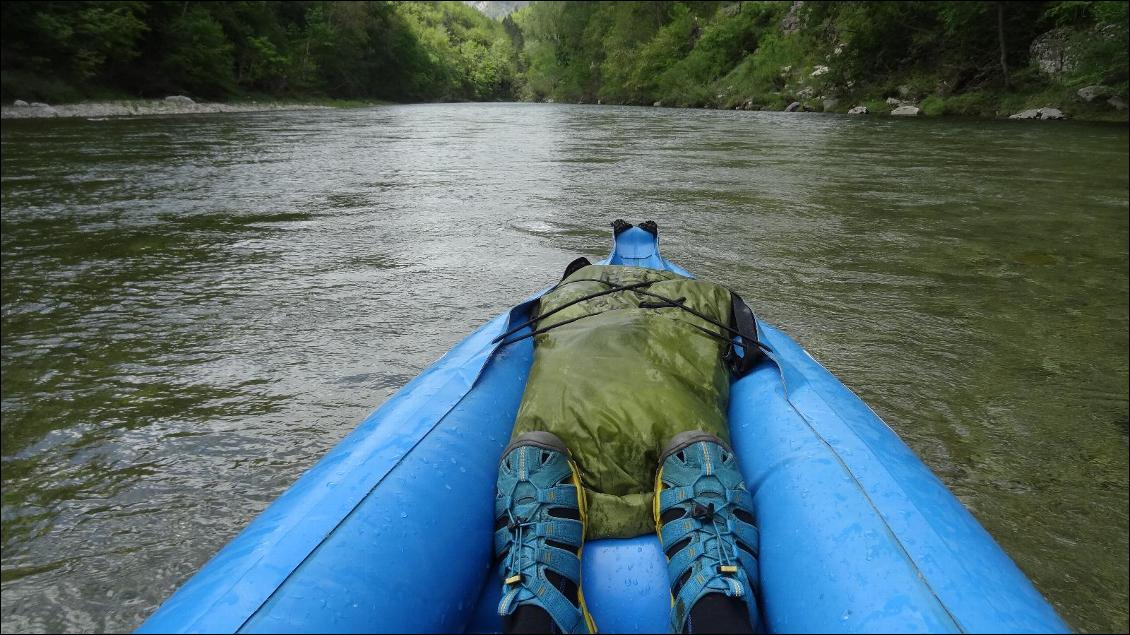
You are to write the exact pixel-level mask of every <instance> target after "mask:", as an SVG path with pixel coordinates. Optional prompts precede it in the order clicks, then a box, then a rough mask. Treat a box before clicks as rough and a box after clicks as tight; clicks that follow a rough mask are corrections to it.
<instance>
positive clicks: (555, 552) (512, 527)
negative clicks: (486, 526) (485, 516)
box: [494, 432, 596, 633]
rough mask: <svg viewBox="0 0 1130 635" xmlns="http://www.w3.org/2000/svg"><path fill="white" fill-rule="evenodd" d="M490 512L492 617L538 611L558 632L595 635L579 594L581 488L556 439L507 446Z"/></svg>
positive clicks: (540, 437) (528, 436) (538, 435)
mask: <svg viewBox="0 0 1130 635" xmlns="http://www.w3.org/2000/svg"><path fill="white" fill-rule="evenodd" d="M494 512H495V528H496V529H495V533H494V552H495V558H496V559H498V560H499V575H500V577H501V578H502V580H503V587H502V601H501V602H499V604H498V614H499V615H501V616H504V617H505V616H507V615H511V614H513V613H514V611H515V610H517V609H518V607H520V606H536V607H538V608H541V609H542V610H544V611H545V612H546V613H548V614H549V616H550V618H552V619H553V621H554V623H555V624H556V625H557V626H558V628H560V629H561V632H563V633H595V632H596V627H595V626H594V624H593V621H592V617H591V616H590V615H589V612H588V608H587V607H586V606H585V598H584V594H583V593H582V592H581V550H582V547H583V546H584V537H585V527H586V526H587V522H586V521H587V516H586V513H587V510H586V507H585V498H584V489H582V488H581V483H580V473H579V472H578V470H577V466H576V465H575V464H574V463H573V461H572V460H571V459H570V457H569V450H568V449H567V448H566V447H565V444H564V443H563V442H562V441H561V439H559V438H557V437H556V436H554V435H553V434H550V433H548V432H527V433H525V434H522V435H520V436H519V437H518V438H517V439H515V440H514V441H513V442H511V443H510V445H509V446H507V448H506V450H505V451H504V452H503V454H502V461H501V462H500V464H499V467H498V488H497V494H496V498H495V503H494ZM570 585H571V587H570ZM566 588H567V589H569V591H571V590H572V589H576V594H577V602H576V603H574V602H573V601H572V600H571V599H570V598H569V597H568V596H567V595H566V593H565V592H563V589H566Z"/></svg>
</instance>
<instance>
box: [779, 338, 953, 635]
mask: <svg viewBox="0 0 1130 635" xmlns="http://www.w3.org/2000/svg"><path fill="white" fill-rule="evenodd" d="M767 357H769V359H771V360H773V364H774V365H776V366H777V374H778V375H779V376H780V377H781V387H782V388H783V389H784V391H785V401H786V402H787V403H788V404H789V407H790V408H792V409H793V412H795V413H797V416H799V417H800V418H801V420H802V421H804V424H805V425H806V426H808V429H809V430H811V431H812V434H814V435H816V438H817V439H819V440H820V443H823V444H824V446H825V447H827V448H828V450H829V451H830V452H831V453H832V456H834V457H835V458H836V462H837V463H839V464H840V467H842V468H843V469H844V472H846V473H847V475H848V476H850V477H851V482H852V483H853V484H854V485H855V486H856V489H858V490H859V493H860V494H863V498H864V499H866V500H867V504H868V505H869V506H870V507H871V509H872V510H873V511H874V512H875V515H876V516H878V517H879V520H880V521H881V522H882V523H883V529H885V530H886V532H887V535H888V536H890V537H891V540H892V541H893V542H894V543H895V545H897V546H898V549H899V551H901V552H902V555H903V557H904V558H906V561H907V562H908V563H910V566H911V567H912V568H913V569H914V572H915V573H916V574H917V575H918V578H919V579H920V580H922V584H924V585H925V586H926V589H927V590H928V591H929V592H930V595H931V596H932V597H933V598H934V600H935V601H937V603H938V606H940V607H942V610H943V611H945V614H946V617H948V618H949V619H950V621H951V622H953V625H954V628H956V629H957V631H958V632H959V633H967V632H968V631H967V630H966V629H965V627H964V626H962V625H961V621H960V620H958V619H957V616H955V615H954V614H953V613H952V612H950V609H949V607H948V606H946V603H945V602H943V601H942V598H941V597H939V596H938V592H937V591H935V590H934V586H933V585H932V584H930V579H929V578H927V577H926V574H925V573H924V572H923V571H922V569H921V568H920V567H919V566H918V563H917V562H915V561H914V557H913V556H911V555H910V551H909V550H907V548H906V546H905V545H903V544H902V540H899V537H898V534H896V533H895V530H894V529H892V528H891V525H890V524H889V523H888V522H887V517H886V516H885V515H884V514H883V512H881V511H879V507H878V506H877V505H876V504H875V501H874V500H872V498H871V495H870V494H868V493H867V488H865V487H863V483H861V482H860V481H859V478H858V477H857V476H856V475H855V472H852V471H851V468H850V467H848V465H847V463H846V462H844V459H843V457H841V456H840V453H839V452H837V451H836V448H835V447H834V446H833V445H832V444H831V443H829V442H828V440H827V439H825V438H824V435H822V434H820V432H819V431H817V430H816V427H815V426H814V425H813V424H812V421H811V420H810V419H809V418H808V417H807V416H806V415H805V414H804V412H802V411H801V409H800V407H799V406H797V405H796V404H795V403H793V400H792V398H791V397H790V396H789V383H788V381H786V379H785V371H784V370H783V369H782V368H781V363H780V362H779V361H777V359H776V358H775V357H774V356H773V355H767ZM809 357H811V355H810V356H809ZM813 361H816V360H815V358H813ZM816 363H817V364H820V362H816ZM821 368H823V365H821ZM824 370H825V371H827V369H826V368H825V369H824ZM845 388H846V386H845ZM849 390H850V389H849ZM813 392H814V393H815V391H813ZM815 394H816V396H817V397H819V398H820V400H821V401H823V402H824V405H825V406H827V408H828V410H829V411H830V412H833V413H835V414H836V416H837V417H838V416H839V413H838V412H836V411H835V410H834V409H833V408H832V406H831V404H829V403H828V402H827V401H825V400H824V397H823V396H821V395H820V394H819V393H815ZM841 419H842V417H841ZM880 421H881V419H880ZM884 423H885V422H884ZM896 436H897V435H896Z"/></svg>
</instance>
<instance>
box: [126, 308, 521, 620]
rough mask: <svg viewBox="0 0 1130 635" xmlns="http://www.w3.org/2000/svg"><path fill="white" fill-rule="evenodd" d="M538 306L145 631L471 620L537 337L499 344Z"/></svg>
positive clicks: (261, 520) (263, 522)
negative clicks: (498, 485) (498, 484)
mask: <svg viewBox="0 0 1130 635" xmlns="http://www.w3.org/2000/svg"><path fill="white" fill-rule="evenodd" d="M539 295H540V294H539ZM529 306H530V302H529V301H527V302H525V303H523V304H521V305H519V306H517V307H515V308H514V309H513V310H511V311H509V312H507V313H505V314H503V315H500V316H498V317H497V318H495V319H494V320H492V321H490V322H488V323H487V324H486V325H484V326H483V327H481V328H480V329H479V330H477V331H475V332H474V333H472V334H471V335H469V336H468V337H467V338H465V339H464V340H463V341H462V342H460V343H459V344H457V345H456V346H455V347H454V348H452V349H451V350H450V351H449V352H448V353H447V354H446V355H444V356H443V357H442V358H441V359H440V360H438V361H437V362H436V363H435V364H433V365H432V366H431V367H429V368H428V369H427V370H425V371H424V372H423V373H421V374H420V375H419V376H418V377H416V378H415V379H414V380H412V381H411V382H409V383H408V384H407V385H406V386H405V387H404V388H402V389H401V390H400V391H398V392H397V393H396V394H395V395H393V396H392V397H391V398H390V399H389V400H388V401H387V402H385V404H384V405H382V406H381V407H380V408H379V409H378V410H377V411H376V412H374V413H373V414H372V415H370V416H369V417H368V418H367V419H365V420H364V421H363V422H362V423H361V424H360V425H359V426H358V427H357V429H356V430H354V431H353V432H352V433H351V434H350V435H349V436H347V437H346V438H345V439H344V440H342V441H341V443H339V444H338V445H337V446H336V447H334V448H333V449H332V450H330V452H329V453H328V454H327V455H326V456H325V457H324V458H323V459H322V460H321V461H319V462H318V463H317V464H316V465H315V466H314V467H313V468H311V469H310V470H309V471H308V472H306V473H305V474H304V475H303V476H302V477H301V478H299V479H298V481H297V482H295V484H294V485H293V486H291V487H290V488H289V489H288V490H287V491H286V492H285V493H283V495H282V496H280V497H279V498H278V499H277V500H276V501H275V502H274V503H272V504H271V505H270V506H269V507H268V508H267V509H266V510H265V511H263V513H262V514H260V515H259V516H258V517H257V518H256V519H255V520H254V521H252V523H251V524H250V525H249V526H248V527H247V528H246V529H244V531H243V532H242V533H240V534H239V535H238V536H236V537H235V538H234V539H233V540H232V541H231V542H230V543H228V545H227V546H225V547H224V548H223V549H222V550H221V551H220V552H219V553H217V554H216V556H215V557H213V558H212V559H211V560H210V561H209V562H208V563H207V564H206V565H204V567H202V568H201V569H200V571H199V572H198V573H197V574H196V575H195V576H193V577H192V578H191V579H189V581H188V582H186V583H185V584H184V585H183V586H182V587H181V588H180V589H179V590H178V591H177V592H176V593H175V594H174V595H173V596H172V597H171V598H169V599H168V600H167V601H166V602H165V603H164V604H163V605H162V606H161V607H160V608H159V609H158V610H157V612H156V613H154V614H153V615H152V616H151V617H150V618H149V619H148V620H146V621H145V623H144V624H142V625H141V627H140V628H139V629H138V632H139V633H193V632H209V633H235V632H249V633H250V632H278V633H282V632H372V631H373V630H374V629H376V630H378V631H386V632H418V631H434V632H452V631H459V630H462V629H463V628H464V626H465V625H466V623H467V621H468V619H469V616H470V614H471V612H472V610H473V609H474V608H475V606H474V605H475V602H474V598H475V597H476V595H477V593H478V590H479V589H480V588H481V587H482V586H483V582H484V580H485V579H486V575H487V568H488V566H489V562H490V560H491V557H492V556H491V551H492V549H493V545H492V535H491V534H492V531H491V528H492V525H493V518H492V517H493V513H494V481H495V476H496V474H497V461H498V458H499V456H500V455H501V453H502V450H503V448H504V446H505V444H506V442H507V441H508V440H509V437H510V432H511V430H512V428H513V425H514V418H515V416H516V415H517V411H518V405H519V403H520V401H521V398H522V393H523V391H524V390H525V384H526V376H527V375H528V373H529V368H530V364H531V360H532V357H533V340H532V338H527V339H525V340H522V341H520V342H517V343H515V344H511V345H508V346H505V347H503V348H502V349H501V350H496V349H497V343H495V342H493V340H494V338H495V337H497V336H498V335H500V334H501V333H503V332H505V330H506V328H507V326H508V325H509V324H511V323H521V322H524V321H525V320H526V317H527V316H528V309H529Z"/></svg>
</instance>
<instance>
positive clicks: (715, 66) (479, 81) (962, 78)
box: [0, 0, 1128, 115]
mask: <svg viewBox="0 0 1130 635" xmlns="http://www.w3.org/2000/svg"><path fill="white" fill-rule="evenodd" d="M478 4H479V5H483V4H490V3H478ZM508 4H520V3H508ZM1127 6H1128V3H1127V2H1086V1H1075V0H1068V1H1058V2H966V1H957V2H813V1H808V2H534V3H531V4H530V5H529V6H527V7H524V8H521V9H520V10H518V11H516V12H513V13H510V14H508V15H506V16H505V17H503V18H502V19H500V20H496V19H491V18H488V17H487V16H485V15H483V14H481V13H480V12H478V11H476V10H475V9H473V8H471V7H469V6H467V5H466V4H465V3H459V2H306V1H302V2H251V1H237V2H187V1H184V2H141V1H117V2H116V1H94V2H11V1H9V2H5V3H3V5H2V9H0V10H2V16H0V17H2V29H3V38H2V80H3V81H2V90H3V99H4V100H5V101H11V100H12V99H16V98H23V99H41V100H47V101H74V100H78V99H86V98H110V97H158V96H162V95H167V94H186V95H190V96H193V97H198V98H204V99H215V100H220V99H237V98H241V97H248V96H269V97H273V98H284V99H304V98H315V97H325V98H338V99H362V100H392V101H450V100H508V99H523V100H539V101H540V100H553V101H569V102H598V101H599V102H602V103H622V104H649V105H650V104H655V103H660V104H663V105H671V106H706V107H716V108H735V107H737V108H754V109H756V108H767V109H782V108H784V107H785V106H786V105H788V104H790V103H792V102H794V101H795V102H798V103H799V104H802V105H803V107H804V108H807V109H813V110H825V109H827V110H846V109H847V108H848V107H850V106H852V105H854V104H870V105H871V107H872V108H873V109H881V108H882V107H883V106H884V104H885V103H887V102H886V101H885V100H887V99H905V100H909V101H913V102H915V103H917V104H918V105H920V106H921V108H922V110H923V111H924V112H925V113H926V114H951V113H952V114H980V115H1000V114H1002V113H1004V112H1006V111H1008V110H1014V109H1019V108H1022V107H1025V106H1030V105H1048V104H1052V103H1054V104H1064V105H1066V104H1069V103H1070V104H1073V105H1074V107H1078V108H1087V107H1093V108H1105V109H1108V110H1111V109H1114V108H1115V107H1117V104H1118V103H1122V102H1121V101H1118V99H1119V98H1121V99H1122V100H1123V101H1124V100H1125V98H1126V94H1127V76H1128V70H1127V58H1128V55H1127V46H1128V39H1127V25H1128V16H1127ZM508 8H509V7H508ZM1085 86H1098V87H1100V88H1097V89H1096V90H1095V91H1094V92H1096V93H1097V94H1098V96H1099V97H1102V98H1103V99H1104V100H1105V99H1107V98H1108V97H1114V98H1115V102H1117V103H1114V104H1112V105H1109V106H1108V105H1107V104H1108V103H1110V102H1107V101H1096V103H1095V105H1094V106H1091V105H1089V104H1085V103H1075V102H1081V100H1080V99H1079V98H1078V97H1076V92H1077V90H1078V89H1080V88H1082V87H1085ZM892 103H893V102H892ZM1100 104H1101V105H1100Z"/></svg>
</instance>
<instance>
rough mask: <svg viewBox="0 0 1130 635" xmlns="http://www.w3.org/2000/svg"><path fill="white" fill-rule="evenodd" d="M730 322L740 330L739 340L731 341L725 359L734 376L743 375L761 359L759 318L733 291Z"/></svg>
mask: <svg viewBox="0 0 1130 635" xmlns="http://www.w3.org/2000/svg"><path fill="white" fill-rule="evenodd" d="M730 323H731V324H733V325H734V329H735V330H736V331H737V332H738V340H739V341H737V342H731V343H730V346H729V348H727V349H726V357H725V359H726V363H728V364H729V365H730V371H731V372H733V373H734V376H735V377H741V376H742V375H745V374H746V373H748V372H749V371H750V369H751V368H753V366H754V364H756V363H757V362H758V360H760V359H761V355H762V351H761V342H759V341H757V318H756V317H755V316H754V315H753V311H752V310H751V309H750V308H749V305H748V304H746V303H745V300H742V298H741V296H739V295H738V294H736V293H734V292H733V291H731V292H730ZM738 348H740V349H741V351H742V354H741V355H738V351H737V349H738Z"/></svg>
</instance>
